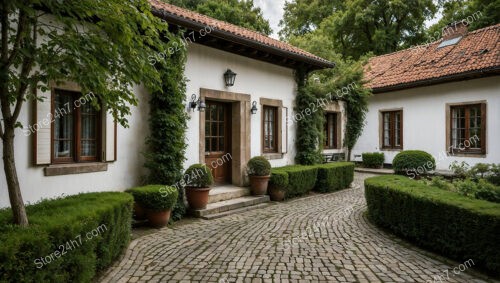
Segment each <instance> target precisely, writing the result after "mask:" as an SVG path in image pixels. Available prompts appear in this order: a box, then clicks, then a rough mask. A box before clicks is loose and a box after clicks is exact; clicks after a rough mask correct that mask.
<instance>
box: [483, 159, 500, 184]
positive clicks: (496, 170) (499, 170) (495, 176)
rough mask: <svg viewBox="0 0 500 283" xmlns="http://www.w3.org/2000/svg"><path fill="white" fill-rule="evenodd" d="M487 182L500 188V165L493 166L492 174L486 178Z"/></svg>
mask: <svg viewBox="0 0 500 283" xmlns="http://www.w3.org/2000/svg"><path fill="white" fill-rule="evenodd" d="M486 180H488V182H490V183H492V184H494V185H497V186H500V164H491V168H490V174H489V175H488V176H487V177H486Z"/></svg>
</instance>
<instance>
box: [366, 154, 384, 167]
mask: <svg viewBox="0 0 500 283" xmlns="http://www.w3.org/2000/svg"><path fill="white" fill-rule="evenodd" d="M384 161H385V156H384V153H383V152H373V153H368V152H366V153H363V166H365V167H366V168H381V167H382V166H384Z"/></svg>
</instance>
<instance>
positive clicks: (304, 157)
mask: <svg viewBox="0 0 500 283" xmlns="http://www.w3.org/2000/svg"><path fill="white" fill-rule="evenodd" d="M305 75H306V74H305V72H303V70H302V71H301V70H299V71H297V73H296V81H297V85H298V90H297V98H296V102H295V107H294V110H295V113H301V114H300V117H299V118H298V119H295V120H296V122H297V140H296V142H295V146H296V147H297V155H296V156H295V161H296V162H297V163H298V164H302V165H312V164H318V163H321V162H322V161H323V157H322V155H321V147H320V145H321V144H322V143H320V141H321V138H322V135H323V125H324V117H323V116H324V115H323V111H322V110H321V109H318V111H315V112H313V111H311V110H312V108H313V107H315V106H316V105H317V97H316V96H315V94H314V93H313V92H312V91H311V88H308V87H306V85H305V79H306V77H305Z"/></svg>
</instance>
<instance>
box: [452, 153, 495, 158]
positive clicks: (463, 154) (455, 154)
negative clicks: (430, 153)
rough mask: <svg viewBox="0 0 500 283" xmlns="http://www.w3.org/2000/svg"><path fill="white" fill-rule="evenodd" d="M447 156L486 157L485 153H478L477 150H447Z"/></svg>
mask: <svg viewBox="0 0 500 283" xmlns="http://www.w3.org/2000/svg"><path fill="white" fill-rule="evenodd" d="M448 156H450V157H472V158H486V154H484V153H478V152H470V153H468V152H455V153H451V152H448Z"/></svg>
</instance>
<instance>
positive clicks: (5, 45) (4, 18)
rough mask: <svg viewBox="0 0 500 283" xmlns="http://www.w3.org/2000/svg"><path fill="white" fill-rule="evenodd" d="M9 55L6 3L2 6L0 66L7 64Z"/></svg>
mask: <svg viewBox="0 0 500 283" xmlns="http://www.w3.org/2000/svg"><path fill="white" fill-rule="evenodd" d="M8 55H9V11H8V10H7V3H6V2H4V3H3V5H2V65H3V64H4V63H5V62H7V56H8Z"/></svg>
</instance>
